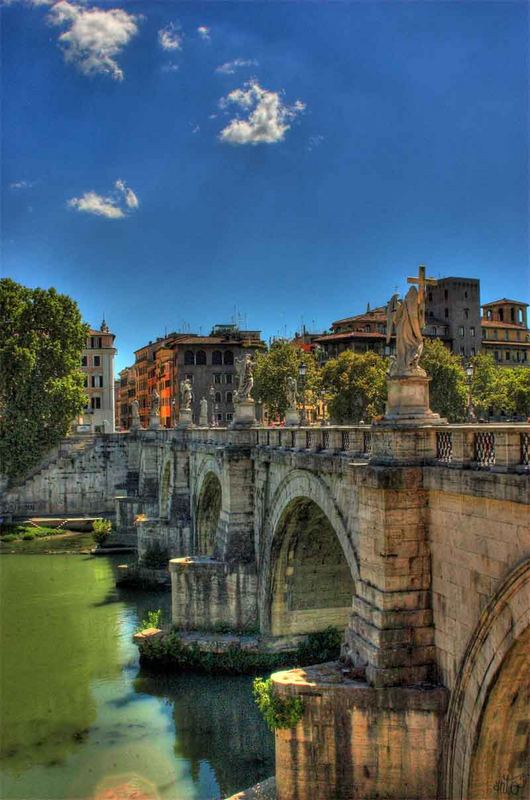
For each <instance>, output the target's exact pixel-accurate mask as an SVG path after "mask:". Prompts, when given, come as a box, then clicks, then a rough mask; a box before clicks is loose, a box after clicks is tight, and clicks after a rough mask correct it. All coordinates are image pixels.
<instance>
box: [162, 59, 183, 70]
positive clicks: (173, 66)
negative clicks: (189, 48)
mask: <svg viewBox="0 0 530 800" xmlns="http://www.w3.org/2000/svg"><path fill="white" fill-rule="evenodd" d="M178 71H179V65H178V64H174V63H173V62H172V61H170V62H169V64H164V65H163V67H162V72H178Z"/></svg>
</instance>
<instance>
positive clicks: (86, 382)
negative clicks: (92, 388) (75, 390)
mask: <svg viewBox="0 0 530 800" xmlns="http://www.w3.org/2000/svg"><path fill="white" fill-rule="evenodd" d="M83 386H84V387H85V389H88V375H85V377H84V378H83Z"/></svg>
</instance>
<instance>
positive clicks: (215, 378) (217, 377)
mask: <svg viewBox="0 0 530 800" xmlns="http://www.w3.org/2000/svg"><path fill="white" fill-rule="evenodd" d="M213 382H214V383H222V381H221V373H220V372H216V373H215V375H214V376H213Z"/></svg>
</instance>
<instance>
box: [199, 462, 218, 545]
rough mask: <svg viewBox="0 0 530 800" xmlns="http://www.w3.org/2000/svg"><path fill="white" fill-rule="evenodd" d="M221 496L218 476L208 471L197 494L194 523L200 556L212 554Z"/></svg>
mask: <svg viewBox="0 0 530 800" xmlns="http://www.w3.org/2000/svg"><path fill="white" fill-rule="evenodd" d="M222 498H223V492H222V488H221V482H220V480H219V478H218V477H217V475H215V473H213V472H208V474H207V475H206V476H205V478H204V481H203V482H202V487H201V491H200V494H199V496H198V500H197V513H196V523H195V530H196V541H197V552H198V554H199V555H201V556H212V555H213V554H214V550H215V538H216V533H217V528H218V526H219V518H220V515H221V505H222Z"/></svg>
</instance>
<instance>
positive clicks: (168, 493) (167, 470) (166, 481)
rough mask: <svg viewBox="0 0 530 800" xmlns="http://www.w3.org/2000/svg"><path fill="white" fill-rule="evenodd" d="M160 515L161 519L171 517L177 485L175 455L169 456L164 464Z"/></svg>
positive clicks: (160, 494)
mask: <svg viewBox="0 0 530 800" xmlns="http://www.w3.org/2000/svg"><path fill="white" fill-rule="evenodd" d="M160 475H161V478H160V492H159V499H158V501H159V515H160V518H161V519H169V517H170V515H171V502H172V499H173V487H174V483H175V463H174V457H173V454H171V455H169V456H167V457H166V458H165V460H164V461H163V462H162V471H161V473H160Z"/></svg>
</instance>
